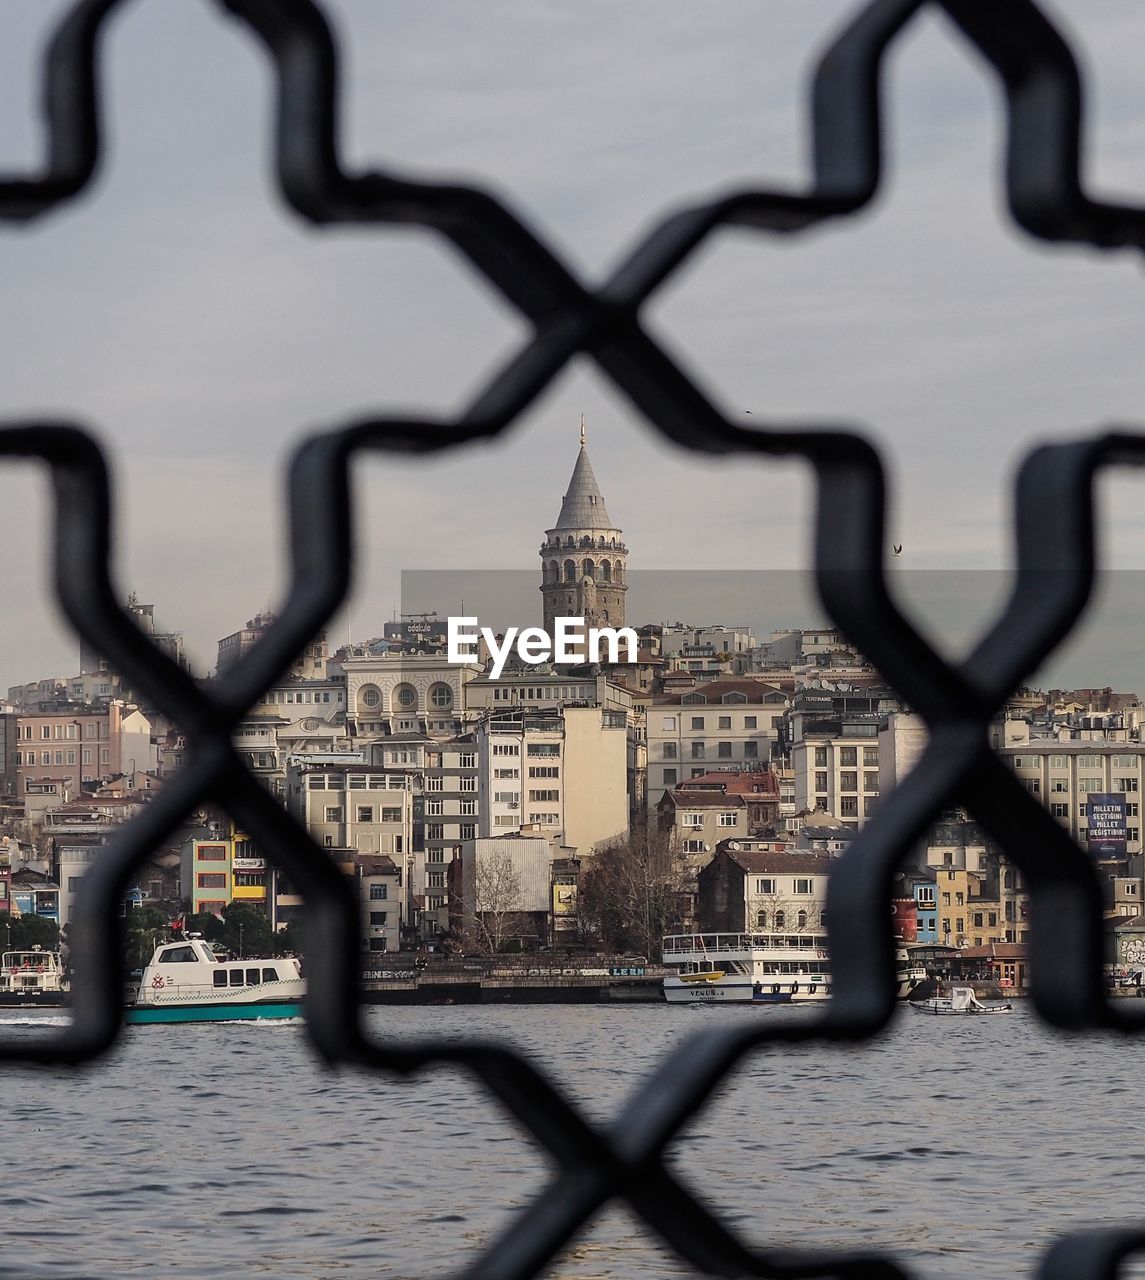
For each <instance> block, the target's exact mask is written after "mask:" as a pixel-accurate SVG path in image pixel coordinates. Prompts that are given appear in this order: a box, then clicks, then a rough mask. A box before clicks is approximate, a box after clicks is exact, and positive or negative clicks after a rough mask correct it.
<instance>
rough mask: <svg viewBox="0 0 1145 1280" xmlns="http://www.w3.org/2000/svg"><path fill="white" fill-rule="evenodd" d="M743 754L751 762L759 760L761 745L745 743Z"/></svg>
mask: <svg viewBox="0 0 1145 1280" xmlns="http://www.w3.org/2000/svg"><path fill="white" fill-rule="evenodd" d="M743 753H744V756H745V757H746V758H747V759H749V760H755V759H757V758H758V756H759V743H758V742H745V743H744V744H743Z"/></svg>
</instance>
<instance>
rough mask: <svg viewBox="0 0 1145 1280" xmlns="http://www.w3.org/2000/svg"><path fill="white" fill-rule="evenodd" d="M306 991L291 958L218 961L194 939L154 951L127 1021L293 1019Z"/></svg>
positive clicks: (297, 967) (179, 939) (190, 937)
mask: <svg viewBox="0 0 1145 1280" xmlns="http://www.w3.org/2000/svg"><path fill="white" fill-rule="evenodd" d="M305 991H306V984H305V982H304V980H303V978H302V971H301V966H300V965H299V963H298V961H297V960H296V959H294V958H293V957H282V956H279V957H276V958H274V959H260V958H248V959H245V960H220V959H219V958H218V956H216V955H215V953H214V952H213V951H212V950H211V948H210V946H208V944H207V943H206V942H204V941H203V939H202V938H201V937H199V936H197V935H194V934H192V935H190V936H189V937H186V938H176V939H175V940H174V941H172V942H164V943H161V944H160V945H159V946H158V947H156V948H155V952H154V954H153V955H152V957H151V960H150V962H149V963H148V965H147V967H146V968H145V969H144V970H143V976H142V978H141V979H140V982H139V987H138V990H137V991H136V992H135V996H134V999H133V1000H132V1001H131V1002H130V1003H129V1004H128V1007H127V1011H126V1015H125V1016H126V1019H127V1021H128V1022H131V1023H154V1022H233V1021H248V1020H252V1019H256V1018H279V1019H281V1018H297V1017H299V1016H301V1013H302V1008H301V1006H302V997H303V995H304V994H305Z"/></svg>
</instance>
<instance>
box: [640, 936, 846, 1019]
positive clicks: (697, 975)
mask: <svg viewBox="0 0 1145 1280" xmlns="http://www.w3.org/2000/svg"><path fill="white" fill-rule="evenodd" d="M661 954H662V956H663V961H664V964H665V965H666V966H667V967H668V968H670V969H675V970H676V972H675V973H671V974H669V975H668V976H667V977H666V978H665V979H664V998H665V999H666V1000H667V1001H668V1002H669V1003H670V1004H693V1003H697V1002H702V1003H711V1004H715V1003H720V1004H726V1003H741V1002H742V1003H753V1004H805V1003H812V1002H815V1001H819V1000H826V999H827V997H828V995H830V992H831V986H830V979H829V977H828V969H827V935H826V934H825V933H685V934H672V935H669V936H668V937H666V938H665V939H664V944H663V947H662V951H661Z"/></svg>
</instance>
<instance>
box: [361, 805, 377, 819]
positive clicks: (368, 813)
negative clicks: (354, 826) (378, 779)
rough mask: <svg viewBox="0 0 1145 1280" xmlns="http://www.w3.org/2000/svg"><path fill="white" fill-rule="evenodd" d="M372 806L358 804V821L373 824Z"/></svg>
mask: <svg viewBox="0 0 1145 1280" xmlns="http://www.w3.org/2000/svg"><path fill="white" fill-rule="evenodd" d="M373 820H374V806H373V805H372V804H360V805H359V806H358V821H359V822H373Z"/></svg>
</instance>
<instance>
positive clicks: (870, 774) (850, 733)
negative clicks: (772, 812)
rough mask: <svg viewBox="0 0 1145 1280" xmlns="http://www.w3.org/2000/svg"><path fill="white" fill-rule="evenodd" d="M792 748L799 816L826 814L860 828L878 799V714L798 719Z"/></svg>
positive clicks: (879, 720)
mask: <svg viewBox="0 0 1145 1280" xmlns="http://www.w3.org/2000/svg"><path fill="white" fill-rule="evenodd" d="M796 720H797V722H798V723H797V724H796V725H795V726H793V735H794V739H795V740H794V741H793V743H792V746H791V767H792V769H793V770H794V773H795V808H796V810H797V811H798V812H803V811H805V810H815V809H822V810H824V811H825V812H826V813H830V814H834V815H835V816H837V817H838V818H839V820H840V821H841V822H843V823H845V824H846V825H847V826H852V827H859V826H861V825H862V824H863V822H864V821H865V820H866V819H867V818H869V817H870V816H871V815H872V814H873V813H874V811H875V806H876V805H877V804H878V799H879V725H880V723H881V722H882V717H880V716H877V715H866V716H857V717H854V718H852V719H848V718H846V717H841V716H840V717H834V716H832V717H823V718H818V717H814V718H813V717H802V716H800V717H796Z"/></svg>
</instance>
